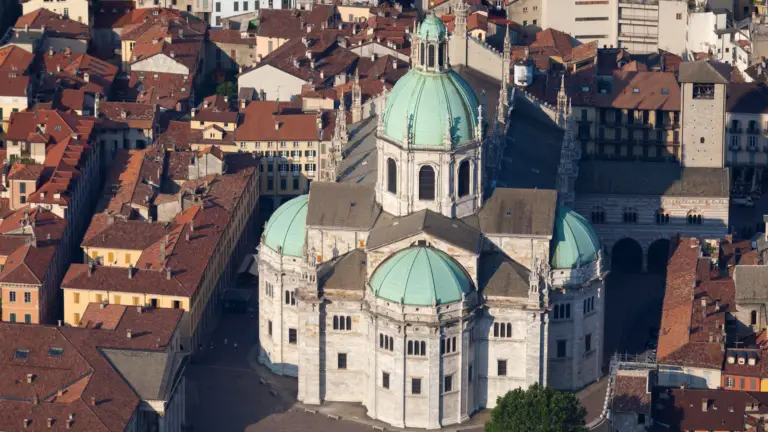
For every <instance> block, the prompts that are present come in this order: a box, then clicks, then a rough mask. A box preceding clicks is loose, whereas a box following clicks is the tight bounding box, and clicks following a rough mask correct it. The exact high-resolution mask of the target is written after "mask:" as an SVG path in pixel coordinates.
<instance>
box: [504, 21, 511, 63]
mask: <svg viewBox="0 0 768 432" xmlns="http://www.w3.org/2000/svg"><path fill="white" fill-rule="evenodd" d="M510 33H511V32H510V30H509V24H507V34H506V35H505V36H504V56H505V57H509V55H510V53H511V52H512V36H511V35H510Z"/></svg>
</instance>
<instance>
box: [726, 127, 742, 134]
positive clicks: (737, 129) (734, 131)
mask: <svg viewBox="0 0 768 432" xmlns="http://www.w3.org/2000/svg"><path fill="white" fill-rule="evenodd" d="M728 133H732V134H740V133H744V129H742V128H740V127H729V128H728Z"/></svg>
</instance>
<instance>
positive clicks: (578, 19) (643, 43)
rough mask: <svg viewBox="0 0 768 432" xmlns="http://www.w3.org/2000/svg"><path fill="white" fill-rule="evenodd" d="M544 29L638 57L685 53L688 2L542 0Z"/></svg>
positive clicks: (678, 0)
mask: <svg viewBox="0 0 768 432" xmlns="http://www.w3.org/2000/svg"><path fill="white" fill-rule="evenodd" d="M541 3H542V4H541V7H542V8H543V11H542V18H541V23H542V27H543V28H555V29H558V30H561V31H564V32H566V33H568V34H570V35H571V36H572V37H574V38H575V39H578V40H579V41H581V42H585V43H586V42H591V41H594V40H596V41H597V43H598V46H600V47H608V48H614V47H616V48H626V49H627V50H628V51H629V52H631V53H633V54H635V53H637V54H643V53H651V52H656V51H657V50H659V49H663V50H665V51H669V52H672V53H674V54H677V55H683V54H684V53H685V48H686V45H685V41H686V40H687V38H686V32H687V26H688V3H687V2H686V1H684V0H601V1H583V0H566V1H560V0H541Z"/></svg>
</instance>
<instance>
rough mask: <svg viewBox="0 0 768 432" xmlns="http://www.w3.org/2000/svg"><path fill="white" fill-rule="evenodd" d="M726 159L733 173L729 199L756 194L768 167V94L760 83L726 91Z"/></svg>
mask: <svg viewBox="0 0 768 432" xmlns="http://www.w3.org/2000/svg"><path fill="white" fill-rule="evenodd" d="M726 93H727V95H726V108H725V109H726V112H725V124H726V141H725V142H726V145H727V146H728V147H727V150H726V153H725V154H726V156H725V162H726V164H727V165H728V166H730V167H731V170H732V173H733V195H735V196H739V197H743V196H746V195H752V194H754V193H757V192H758V191H759V190H760V188H761V186H762V182H761V179H762V176H763V170H764V168H765V166H766V164H768V90H766V88H765V84H762V83H749V84H748V83H730V84H728V86H727V87H726Z"/></svg>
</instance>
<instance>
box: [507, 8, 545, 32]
mask: <svg viewBox="0 0 768 432" xmlns="http://www.w3.org/2000/svg"><path fill="white" fill-rule="evenodd" d="M543 2H544V0H511V1H507V4H506V6H505V9H506V10H507V18H509V19H510V20H511V21H514V22H516V23H518V24H521V25H522V26H523V28H524V30H525V31H526V32H535V31H537V30H541V27H540V26H541V24H542V21H541V19H542V3H543Z"/></svg>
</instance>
